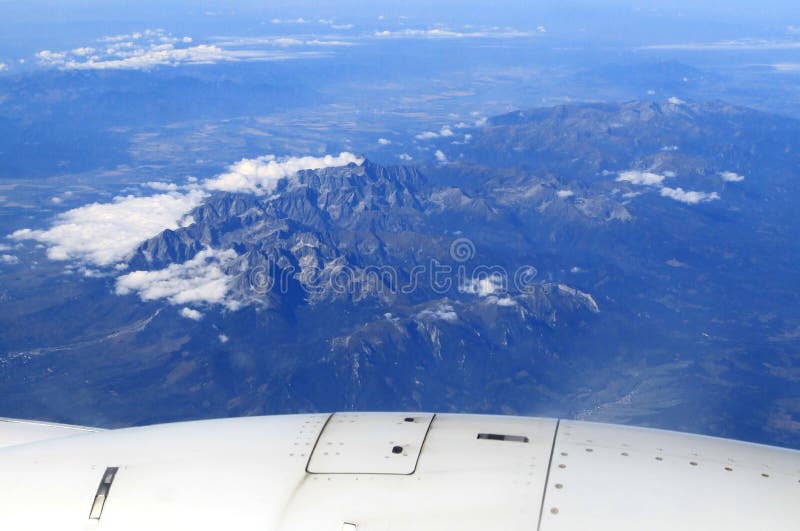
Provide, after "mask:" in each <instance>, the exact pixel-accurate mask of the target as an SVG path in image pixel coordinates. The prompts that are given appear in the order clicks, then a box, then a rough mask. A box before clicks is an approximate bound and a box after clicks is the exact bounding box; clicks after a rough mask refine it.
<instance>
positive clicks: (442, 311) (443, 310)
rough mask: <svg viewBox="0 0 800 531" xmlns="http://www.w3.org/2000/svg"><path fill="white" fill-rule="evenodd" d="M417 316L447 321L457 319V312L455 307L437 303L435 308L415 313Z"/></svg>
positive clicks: (452, 321)
mask: <svg viewBox="0 0 800 531" xmlns="http://www.w3.org/2000/svg"><path fill="white" fill-rule="evenodd" d="M389 315H390V314H389ZM417 317H418V318H420V319H439V320H442V321H447V322H448V323H454V322H456V321H458V314H457V313H456V310H455V308H453V306H451V305H450V304H447V303H442V304H439V305H438V306H437V307H436V308H429V309H426V310H422V311H421V312H419V313H418V314H417Z"/></svg>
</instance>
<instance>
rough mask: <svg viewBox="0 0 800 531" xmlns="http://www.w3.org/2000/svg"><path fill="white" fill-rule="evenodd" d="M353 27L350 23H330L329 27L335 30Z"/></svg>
mask: <svg viewBox="0 0 800 531" xmlns="http://www.w3.org/2000/svg"><path fill="white" fill-rule="evenodd" d="M354 27H355V26H353V25H352V24H331V28H333V29H335V30H351V29H353V28H354Z"/></svg>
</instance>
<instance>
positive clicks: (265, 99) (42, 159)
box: [0, 2, 800, 447]
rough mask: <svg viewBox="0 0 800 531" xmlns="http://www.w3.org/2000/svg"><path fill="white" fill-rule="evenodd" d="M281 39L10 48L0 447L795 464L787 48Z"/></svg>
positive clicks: (551, 29) (658, 22) (545, 34)
mask: <svg viewBox="0 0 800 531" xmlns="http://www.w3.org/2000/svg"><path fill="white" fill-rule="evenodd" d="M510 4H514V3H513V2H512V3H510ZM251 7H252V6H251ZM290 7H291V6H290ZM290 7H287V8H286V9H289V11H288V13H289V14H288V15H287V14H285V13H282V12H275V13H272V12H269V13H267V12H260V11H258V12H256V11H248V12H247V13H249V15H248V17H249V18H247V17H244V15H243V14H242V13H244V11H243V12H242V13H239V12H237V13H233V12H230V13H228V14H227V15H226V14H225V13H222V14H219V13H217V12H216V11H213V10H212V11H213V12H214V13H217V14H214V15H209V14H208V13H192V14H191V16H189V17H188V19H186V20H184V21H183V22H182V23H181V24H177V23H176V24H175V26H179V27H180V31H178V30H175V32H174V33H173V32H171V31H170V30H163V29H157V30H156V29H152V30H147V29H145V28H146V26H141V25H134V24H129V25H128V26H126V25H125V24H121V23H118V22H117V23H115V24H117V26H115V27H114V29H115V31H117V30H118V32H117V33H111V32H109V31H105V29H106V28H105V26H103V27H102V28H95V27H93V26H91V25H90V24H88V23H87V26H85V27H87V28H89V29H91V31H90V32H89V36H88V37H87V36H86V35H85V34H81V35H74V34H70V33H66V34H64V35H60V36H59V37H58V39H56V38H55V37H52V39H54V40H53V42H52V43H46V44H42V45H39V44H38V42H33V43H32V44H30V46H31V47H32V48H31V49H30V50H27V48H25V46H26V44H25V43H26V42H28V41H26V40H24V39H20V40H19V41H15V43H14V45H13V46H12V45H11V44H9V42H5V44H3V42H0V45H2V46H0V65H2V67H0V234H2V237H3V239H2V240H0V416H7V417H20V418H40V419H49V420H56V421H60V422H70V423H76V424H90V425H100V426H123V425H135V424H145V423H153V422H161V421H171V420H179V419H194V418H209V417H219V416H238V415H257V414H269V413H285V412H306V411H332V410H348V409H359V410H365V409H366V410H370V409H372V410H434V411H456V412H494V413H497V412H501V413H516V414H528V415H552V416H563V417H571V418H581V419H587V420H599V421H612V422H620V423H629V424H635V425H646V426H658V427H665V428H671V429H681V430H686V431H692V432H698V433H706V434H712V435H721V436H729V437H737V438H742V439H747V440H753V441H758V442H765V443H772V444H780V445H786V446H792V447H798V446H800V267H798V263H800V241H798V235H800V215H798V211H797V204H798V198H800V120H798V118H800V91H798V87H799V86H800V84H798V82H800V68H798V64H800V63H799V62H798V57H797V51H798V50H800V32H798V30H797V27H796V26H793V25H789V24H783V25H782V26H780V29H776V28H778V26H770V25H768V24H766V23H765V24H764V25H758V24H756V23H755V22H754V23H753V24H752V25H750V26H744V25H739V26H731V25H730V24H728V23H724V22H719V23H716V24H709V25H703V24H701V22H702V20H703V18H702V16H703V15H702V14H696V15H695V18H694V19H691V20H692V21H693V22H692V21H690V20H688V19H685V18H684V19H681V17H680V16H678V15H674V14H673V15H674V16H673V15H670V14H669V13H666V14H665V13H661V14H655V15H653V14H649V15H642V14H641V13H638V12H635V11H626V10H624V9H622V8H620V12H619V13H618V14H619V15H620V16H622V17H623V18H624V19H625V20H629V21H636V22H637V23H641V26H642V27H643V28H648V27H649V28H651V30H652V31H644V29H643V30H642V34H641V35H640V34H639V33H636V32H633V33H630V34H626V35H625V36H617V35H616V33H613V32H611V31H610V30H609V32H608V33H598V34H588V35H587V34H585V33H583V32H580V31H578V30H577V29H576V28H571V27H570V26H569V22H567V19H569V17H563V16H562V15H558V14H554V13H552V12H543V13H536V14H535V15H536V16H533V15H531V18H530V20H529V21H527V22H525V23H524V24H523V23H522V22H520V23H519V24H521V25H516V26H512V25H509V24H511V22H508V21H504V22H497V23H496V24H495V23H490V22H485V23H483V24H479V25H476V24H475V23H474V22H473V23H468V22H469V21H466V22H465V21H458V22H456V21H451V22H449V23H448V24H443V23H440V22H438V19H437V20H433V19H426V18H425V17H424V16H422V15H418V16H416V17H415V16H413V15H412V16H410V17H409V16H407V15H405V14H396V13H395V14H392V15H388V14H383V13H375V14H363V13H362V14H361V18H355V17H354V18H351V19H348V17H346V16H331V15H319V16H312V17H309V15H307V14H305V13H300V14H295V13H294V12H292V11H291V9H290ZM517 7H519V6H517ZM175 9H178V8H177V7H176V8H175ZM242 9H244V8H242ZM252 9H256V8H252ZM587 9H588V8H587ZM178 10H179V9H178ZM212 11H209V12H212ZM509 13H510V15H509V16H511V15H513V13H514V11H513V10H511V11H510V12H509ZM300 15H303V16H302V17H301V16H300ZM379 15H380V16H379ZM473 15H474V13H470V14H465V15H464V16H473ZM15 16H21V15H19V13H16V14H15ZM65 16H66V15H65ZM75 16H78V15H75ZM430 16H434V15H430ZM435 16H436V17H439V16H445V15H444V14H442V13H437V14H435ZM498 16H499V15H498ZM582 16H585V17H586V19H580V21H578V22H575V23H576V24H584V23H586V21H587V20H590V19H591V17H592V14H591V12H587V13H584V15H582ZM681 16H683V15H681ZM193 17H194V18H193ZM243 17H244V18H243ZM548 17H549V18H548ZM659 17H660V18H659ZM245 19H246V20H247V21H248V22H247V23H244V22H243V21H244V20H245ZM576 20H578V19H576ZM167 22H168V21H167ZM798 22H800V20H798ZM695 24H696V25H697V26H694V25H695ZM36 27H38V26H36ZM699 27H702V28H703V30H704V31H703V32H700V33H698V31H697V30H696V28H699ZM653 28H655V29H653ZM675 28H681V31H682V32H683V33H681V32H676V31H674V30H675ZM693 28H695V29H693ZM86 31H88V30H86ZM612 34H613V36H612ZM234 35H235V36H234ZM653 35H655V37H653ZM698 35H699V36H700V37H698ZM666 36H670V38H672V39H678V40H673V41H668V40H665V39H667V37H666ZM701 37H702V40H697V39H698V38H701ZM42 38H43V39H44V37H42ZM648 39H655V40H648ZM598 43H601V44H602V46H598V45H597V44H598ZM82 44H83V45H82ZM45 45H46V46H47V48H46V49H45V48H44V46H45Z"/></svg>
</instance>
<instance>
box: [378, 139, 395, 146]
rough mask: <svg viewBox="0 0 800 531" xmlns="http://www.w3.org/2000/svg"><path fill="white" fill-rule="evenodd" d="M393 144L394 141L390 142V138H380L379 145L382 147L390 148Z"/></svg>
mask: <svg viewBox="0 0 800 531" xmlns="http://www.w3.org/2000/svg"><path fill="white" fill-rule="evenodd" d="M391 143H392V141H391V140H389V139H388V138H379V139H378V144H380V145H382V146H388V145H389V144H391Z"/></svg>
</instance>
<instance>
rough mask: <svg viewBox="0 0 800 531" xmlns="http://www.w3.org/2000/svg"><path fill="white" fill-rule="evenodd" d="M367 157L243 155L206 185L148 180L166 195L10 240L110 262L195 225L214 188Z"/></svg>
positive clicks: (128, 199)
mask: <svg viewBox="0 0 800 531" xmlns="http://www.w3.org/2000/svg"><path fill="white" fill-rule="evenodd" d="M363 160H364V159H363V158H361V157H357V156H356V155H354V154H352V153H340V154H339V155H337V156H331V155H326V156H324V157H289V158H285V159H278V158H276V157H275V156H273V155H268V156H265V157H259V158H256V159H243V160H241V161H239V162H237V163H235V164H233V165H231V166H230V167H229V168H228V172H227V173H224V174H222V175H219V176H217V177H215V178H212V179H208V180H206V181H205V182H204V183H202V184H188V185H184V186H177V185H175V184H167V183H147V186H148V187H150V188H154V189H157V190H159V191H163V192H164V193H159V194H155V195H150V196H130V195H129V196H124V197H117V198H115V199H114V201H112V202H111V203H94V204H91V205H86V206H82V207H79V208H75V209H72V210H69V211H67V212H65V213H63V214H61V215H59V216H58V217H57V218H56V219H55V222H54V223H53V225H52V226H51V227H50V228H49V229H45V230H31V229H22V230H18V231H16V232H14V233H13V234H11V238H12V239H15V240H35V241H38V242H41V243H44V244H45V245H47V247H48V249H47V255H48V257H49V258H51V259H53V260H77V261H79V262H82V263H88V264H92V265H95V266H111V265H115V264H120V263H122V262H124V261H126V259H127V258H128V257H129V256H130V255H131V254H132V253H133V252H134V251H135V250H136V248H137V247H138V246H139V244H141V243H142V242H143V241H145V240H147V239H149V238H152V237H154V236H157V235H158V234H160V233H161V232H162V231H164V230H165V229H177V228H178V227H181V226H185V225H188V224H191V223H192V220H191V218H190V217H189V216H188V214H189V212H190V211H191V210H192V209H194V208H195V207H197V206H199V205H200V204H201V203H202V202H203V200H205V199H206V197H208V195H209V193H211V192H215V191H226V192H241V193H253V194H267V193H271V192H272V191H274V189H275V187H276V186H277V184H278V182H280V181H281V180H282V179H286V178H291V177H293V176H294V175H295V174H296V173H297V172H298V171H301V170H309V169H320V168H328V167H333V166H345V165H347V164H350V163H356V164H361V163H363Z"/></svg>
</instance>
